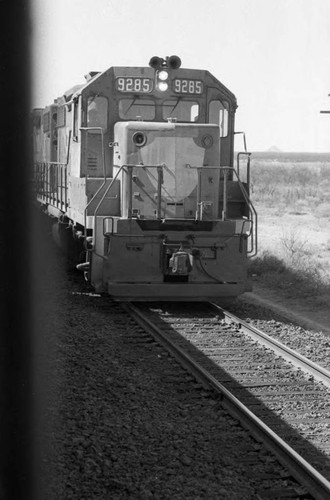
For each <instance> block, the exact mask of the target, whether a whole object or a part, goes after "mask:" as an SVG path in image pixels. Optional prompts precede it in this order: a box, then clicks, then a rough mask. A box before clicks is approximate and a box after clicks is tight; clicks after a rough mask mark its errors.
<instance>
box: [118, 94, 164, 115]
mask: <svg viewBox="0 0 330 500" xmlns="http://www.w3.org/2000/svg"><path fill="white" fill-rule="evenodd" d="M155 116H156V106H155V103H154V101H153V100H151V99H141V98H139V97H130V98H125V99H120V101H119V117H120V118H121V119H122V120H154V119H155Z"/></svg>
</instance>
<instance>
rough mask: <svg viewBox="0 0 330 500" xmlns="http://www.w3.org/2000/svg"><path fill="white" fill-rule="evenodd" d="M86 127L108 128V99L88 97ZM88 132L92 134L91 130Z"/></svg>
mask: <svg viewBox="0 0 330 500" xmlns="http://www.w3.org/2000/svg"><path fill="white" fill-rule="evenodd" d="M87 127H101V128H102V129H103V130H106V129H107V127H108V99H107V98H106V97H103V96H90V97H89V98H88V100H87ZM90 132H93V130H91V131H90ZM95 132H97V130H95Z"/></svg>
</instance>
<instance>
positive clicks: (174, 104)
mask: <svg viewBox="0 0 330 500" xmlns="http://www.w3.org/2000/svg"><path fill="white" fill-rule="evenodd" d="M198 114H199V105H198V103H197V102H195V101H184V100H182V99H180V98H178V99H170V100H168V101H164V103H163V119H164V120H167V119H168V118H173V119H176V121H178V122H195V121H198Z"/></svg>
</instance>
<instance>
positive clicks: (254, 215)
mask: <svg viewBox="0 0 330 500" xmlns="http://www.w3.org/2000/svg"><path fill="white" fill-rule="evenodd" d="M186 167H187V168H192V169H196V170H197V171H198V186H197V193H198V199H199V198H200V196H201V178H202V177H201V172H202V171H203V170H207V169H214V170H223V171H224V183H223V210H222V220H226V213H227V203H228V201H227V174H228V172H229V171H231V172H233V173H234V174H235V176H236V178H237V182H238V184H239V187H240V189H241V192H242V194H243V197H244V200H245V202H246V204H247V205H248V207H249V213H250V218H251V224H252V226H253V229H254V230H253V231H251V234H250V237H251V249H250V250H248V254H250V256H251V257H253V256H255V255H256V254H257V251H258V242H257V222H258V215H257V211H256V209H255V208H254V205H253V203H252V201H251V200H250V197H249V195H248V193H247V192H246V189H245V187H244V185H243V183H242V181H241V179H240V177H239V175H238V173H237V171H236V170H235V168H234V167H229V166H222V165H210V166H209V165H208V166H201V167H198V166H192V165H190V164H187V165H186ZM198 199H197V202H198ZM202 203H203V202H202V201H201V200H200V201H199V203H197V216H199V212H198V207H199V206H201V204H202ZM253 222H254V223H253Z"/></svg>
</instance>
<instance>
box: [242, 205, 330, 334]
mask: <svg viewBox="0 0 330 500" xmlns="http://www.w3.org/2000/svg"><path fill="white" fill-rule="evenodd" d="M256 208H257V212H258V249H259V252H258V254H259V255H260V254H261V253H262V252H264V251H269V252H271V253H272V254H274V255H276V256H278V257H280V258H284V259H290V258H291V257H292V254H296V255H297V252H298V254H299V252H301V255H302V256H303V257H304V258H305V259H306V263H309V262H312V263H315V264H316V266H317V267H318V268H321V269H322V270H323V275H324V277H325V280H327V281H328V282H329V284H330V221H329V216H327V217H318V216H317V215H316V214H314V213H312V212H311V210H312V207H310V209H309V210H306V211H298V210H297V211H295V210H294V209H291V210H289V211H288V212H287V213H285V212H284V211H283V212H282V213H281V210H280V209H278V210H274V207H261V206H259V207H258V206H257V207H256ZM244 297H246V299H247V300H251V301H253V300H261V301H268V302H269V303H273V304H275V306H274V307H275V309H276V308H277V309H278V308H280V309H281V311H282V312H283V314H286V317H288V319H291V321H292V322H295V321H296V320H298V318H300V324H302V326H305V327H306V328H307V329H312V330H317V331H320V330H323V331H324V332H325V333H326V332H327V333H329V335H330V308H329V307H326V306H325V307H323V308H320V307H317V308H316V307H315V306H313V305H311V304H312V301H311V304H308V303H306V301H305V300H302V299H301V298H300V297H295V298H290V299H288V298H287V297H285V298H284V297H282V296H281V294H280V292H276V291H275V290H269V289H268V288H267V289H266V288H264V287H263V286H262V285H261V283H258V280H257V279H256V280H255V282H254V286H253V293H247V294H244ZM329 299H330V297H329ZM268 305H270V304H268ZM302 318H303V319H302Z"/></svg>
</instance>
